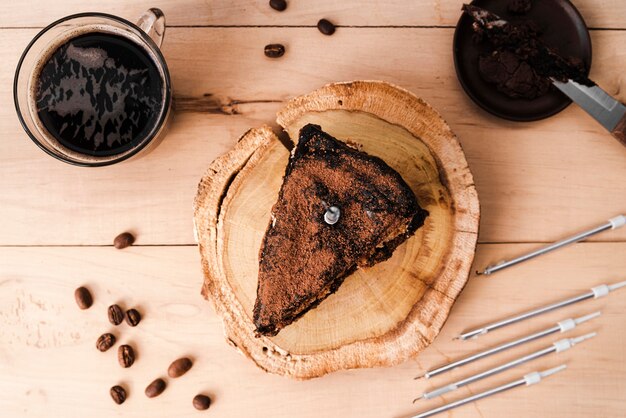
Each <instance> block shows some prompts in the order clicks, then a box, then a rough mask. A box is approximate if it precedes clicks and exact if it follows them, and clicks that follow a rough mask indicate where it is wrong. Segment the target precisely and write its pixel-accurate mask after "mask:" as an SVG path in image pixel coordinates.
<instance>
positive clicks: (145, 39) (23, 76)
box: [13, 9, 172, 167]
mask: <svg viewBox="0 0 626 418" xmlns="http://www.w3.org/2000/svg"><path fill="white" fill-rule="evenodd" d="M164 32H165V18H164V16H163V13H162V12H161V11H160V10H158V9H150V10H148V11H147V12H146V13H144V14H143V15H142V16H141V17H140V19H139V21H138V22H137V24H136V25H135V24H133V23H131V22H128V21H126V20H124V19H122V18H119V17H116V16H112V15H108V14H104V13H81V14H76V15H72V16H68V17H65V18H63V19H60V20H58V21H56V22H54V23H52V24H51V25H49V26H48V27H46V28H45V29H43V30H42V31H41V32H40V33H39V34H38V35H37V36H35V38H34V39H33V40H32V41H31V42H30V44H29V45H28V47H26V50H25V51H24V53H23V54H22V57H21V58H20V61H19V63H18V66H17V70H16V73H15V81H14V84H13V96H14V100H15V108H16V110H17V114H18V117H19V119H20V122H21V123H22V126H23V128H24V130H25V131H26V133H27V134H28V135H29V136H30V138H31V139H32V140H33V141H34V142H35V144H37V145H38V146H39V147H40V148H41V149H42V150H44V151H45V152H47V153H48V154H50V155H52V156H54V157H55V158H57V159H59V160H61V161H64V162H67V163H70V164H74V165H79V166H87V167H95V166H103V165H109V164H114V163H117V162H119V161H123V160H126V159H128V158H130V157H132V156H135V155H138V154H139V153H141V154H144V153H146V152H147V151H148V150H150V149H152V148H154V147H155V146H156V145H157V144H158V142H159V141H160V140H161V139H162V138H163V136H164V133H165V128H166V125H167V122H168V120H169V117H170V113H171V103H172V97H171V85H170V76H169V72H168V69H167V65H166V63H165V60H164V58H163V55H162V54H161V51H160V49H159V47H160V45H161V42H162V40H163V35H164Z"/></svg>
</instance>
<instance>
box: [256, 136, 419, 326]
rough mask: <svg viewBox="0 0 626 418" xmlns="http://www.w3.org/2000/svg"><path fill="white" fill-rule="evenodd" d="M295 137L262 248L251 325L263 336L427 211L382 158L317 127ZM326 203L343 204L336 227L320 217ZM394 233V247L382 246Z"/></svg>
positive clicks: (383, 253)
mask: <svg viewBox="0 0 626 418" xmlns="http://www.w3.org/2000/svg"><path fill="white" fill-rule="evenodd" d="M300 135H301V137H300V142H299V144H298V146H297V148H296V150H295V153H294V156H293V157H292V159H291V160H290V163H289V165H288V167H287V170H286V174H285V179H284V183H283V186H282V188H281V190H280V193H279V198H278V201H277V202H276V204H275V206H274V208H273V209H272V213H273V215H274V219H275V220H274V221H272V223H270V225H269V227H268V230H267V232H266V235H265V238H264V240H263V244H262V247H261V253H260V264H259V287H258V291H257V301H256V304H255V323H256V325H257V330H258V331H259V332H260V333H262V334H266V335H273V334H275V333H277V332H278V330H280V328H282V327H283V326H285V325H287V324H289V323H291V322H293V321H294V320H295V319H297V318H298V317H299V316H301V315H302V314H304V313H305V312H306V311H308V310H309V309H310V308H311V307H314V306H316V305H317V304H318V303H319V302H321V300H323V299H324V298H325V297H326V296H328V295H329V294H331V293H333V292H334V291H336V289H337V288H338V287H339V285H340V284H341V283H342V282H343V279H344V278H345V277H346V276H347V275H348V274H350V273H351V272H352V271H354V269H355V268H356V266H357V264H358V265H361V266H362V265H370V264H373V263H375V262H378V261H382V260H384V259H386V258H388V257H389V256H390V255H391V252H392V251H393V249H394V248H395V246H397V245H399V244H400V243H401V242H402V241H404V240H405V239H406V238H408V236H410V235H411V234H412V233H413V232H414V230H415V229H416V228H417V227H419V226H421V224H422V223H423V220H424V218H425V216H426V212H425V211H423V210H422V209H421V208H420V207H419V205H418V204H417V201H416V199H415V195H414V194H413V192H412V191H411V190H410V188H409V187H408V185H407V184H406V183H405V182H404V181H403V180H402V178H401V177H400V175H399V174H398V173H397V172H395V171H394V170H392V169H391V168H390V167H389V166H387V165H386V164H385V163H384V162H383V161H382V160H380V159H378V158H376V157H372V156H369V155H367V154H365V153H363V152H359V151H356V150H353V149H351V148H349V147H347V146H346V145H345V144H343V143H341V142H339V141H337V140H335V139H334V138H332V137H330V136H329V135H327V134H325V133H323V132H322V131H321V130H319V127H316V126H314V125H307V126H306V127H304V128H303V129H302V131H301V134H300ZM330 206H336V207H338V208H339V209H340V210H341V216H340V218H339V220H338V222H337V223H335V224H333V225H329V224H327V223H326V222H325V221H324V213H325V212H326V210H327V209H328V208H329V207H330ZM414 220H415V222H413V221H414ZM390 234H391V236H390ZM403 234H404V235H403ZM399 235H401V236H403V238H402V239H400V240H394V243H393V248H386V247H385V246H384V245H381V244H383V243H385V242H386V241H387V240H388V238H396V237H398V236H399ZM377 247H378V248H377ZM371 260H375V261H374V262H373V263H372V262H371Z"/></svg>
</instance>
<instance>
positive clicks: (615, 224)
mask: <svg viewBox="0 0 626 418" xmlns="http://www.w3.org/2000/svg"><path fill="white" fill-rule="evenodd" d="M624 225H626V216H624V215H618V216H616V217H614V218H611V219H609V220H608V221H607V222H606V223H604V224H602V225H600V226H597V227H595V228H593V229H590V230H588V231H584V232H581V233H579V234H576V235H574V236H572V237H569V238H565V239H563V240H561V241H558V242H555V243H554V244H550V245H548V246H547V247H543V248H540V249H538V250H536V251H533V252H531V253H528V254H525V255H522V256H520V257H517V258H514V259H513V260H509V261H502V262H500V263H498V264H495V265H493V266H489V267H487V268H486V269H485V270H484V271H483V272H482V273H481V272H477V274H478V275H483V274H484V275H489V274H492V273H495V272H497V271H499V270H503V269H505V268H507V267H511V266H514V265H516V264H519V263H521V262H522V261H526V260H530V259H531V258H535V257H538V256H540V255H543V254H546V253H549V252H550V251H554V250H556V249H558V248H562V247H565V246H566V245H570V244H573V243H575V242H578V241H582V240H584V239H586V238H589V237H590V236H592V235H595V234H599V233H600V232H604V231H607V230H609V229H617V228H621V227H622V226H624Z"/></svg>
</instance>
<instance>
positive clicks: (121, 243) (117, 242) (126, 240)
mask: <svg viewBox="0 0 626 418" xmlns="http://www.w3.org/2000/svg"><path fill="white" fill-rule="evenodd" d="M133 242H135V237H134V236H133V234H131V233H130V232H123V233H121V234H119V235H118V236H116V237H115V239H114V240H113V246H114V247H115V248H117V249H118V250H121V249H122V248H126V247H130V246H131V245H133Z"/></svg>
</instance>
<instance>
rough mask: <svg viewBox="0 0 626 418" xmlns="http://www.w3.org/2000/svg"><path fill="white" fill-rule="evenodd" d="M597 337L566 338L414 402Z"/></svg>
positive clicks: (430, 393)
mask: <svg viewBox="0 0 626 418" xmlns="http://www.w3.org/2000/svg"><path fill="white" fill-rule="evenodd" d="M595 336H596V333H595V332H592V333H590V334H585V335H581V336H580V337H576V338H564V339H562V340H559V341H556V342H554V343H552V344H550V345H549V346H548V347H546V348H543V349H541V350H538V351H535V352H534V353H531V354H528V355H526V356H523V357H519V358H517V359H515V360H512V361H509V362H508V363H504V364H502V365H500V366H497V367H494V368H493V369H489V370H485V371H484V372H481V373H477V374H475V375H472V376H470V377H467V378H465V379H462V380H459V381H457V382H454V383H450V384H449V385H446V386H443V387H440V388H437V389H434V390H432V391H430V392H424V393H423V394H422V396H420V397H419V398H417V399H415V400H414V401H413V402H415V401H417V400H419V399H432V398H436V397H438V396H441V395H445V394H446V393H449V392H452V391H455V390H457V389H458V388H461V387H463V386H467V385H469V384H470V383H474V382H477V381H479V380H482V379H485V378H487V377H490V376H493V375H496V374H498V373H502V372H503V371H505V370H508V369H511V368H513V367H516V366H519V365H520V364H524V363H528V362H529V361H532V360H535V359H538V358H540V357H543V356H547V355H548V354H551V353H561V352H563V351H566V350H569V349H570V348H572V347H574V346H575V345H576V344H579V343H581V342H583V341H585V340H588V339H590V338H593V337H595Z"/></svg>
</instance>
